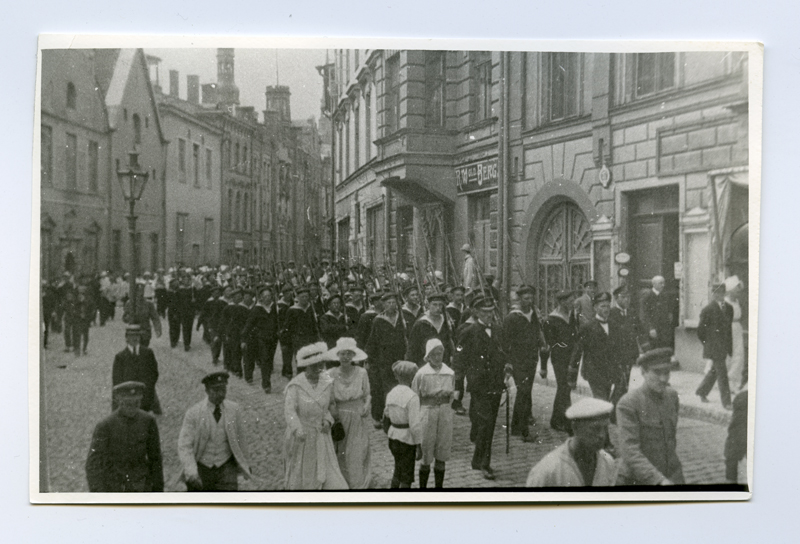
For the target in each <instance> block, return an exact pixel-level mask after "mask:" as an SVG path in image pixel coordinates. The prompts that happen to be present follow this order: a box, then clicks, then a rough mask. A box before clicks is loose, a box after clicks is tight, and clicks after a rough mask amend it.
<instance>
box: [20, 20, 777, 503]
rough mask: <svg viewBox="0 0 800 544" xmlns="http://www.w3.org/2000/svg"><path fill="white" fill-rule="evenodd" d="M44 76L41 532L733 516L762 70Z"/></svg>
mask: <svg viewBox="0 0 800 544" xmlns="http://www.w3.org/2000/svg"><path fill="white" fill-rule="evenodd" d="M223 46H224V47H223ZM402 46H406V47H408V48H406V49H403V48H401V47H402ZM37 61H38V64H37V67H38V70H37V82H36V83H37V84H36V111H35V120H34V129H33V130H34V146H33V147H34V168H33V180H32V184H33V195H34V203H33V207H34V210H33V222H34V224H33V229H32V232H33V235H32V239H33V242H32V249H31V252H32V254H33V262H35V263H36V265H35V267H34V269H33V270H32V271H31V278H32V280H31V286H30V289H31V308H30V311H31V312H32V314H33V315H38V316H39V319H38V321H39V327H38V329H36V330H32V331H31V335H33V336H34V337H35V336H36V335H38V350H37V351H35V352H34V351H32V352H31V353H30V354H29V362H28V364H29V367H30V375H31V378H30V379H31V393H30V398H31V409H30V418H31V429H32V430H31V451H30V456H31V463H30V470H31V475H30V480H31V489H30V499H31V501H32V502H34V503H58V504H61V503H101V504H104V503H105V504H119V503H167V504H171V503H244V502H246V503H255V504H258V503H308V502H312V503H366V502H374V503H434V502H441V501H448V502H452V503H459V502H469V503H492V502H514V503H534V502H541V501H549V502H554V501H555V502H574V501H582V502H600V501H612V500H613V501H617V502H620V501H622V502H627V501H637V502H640V501H666V500H669V501H678V500H690V501H707V500H716V501H719V500H747V499H749V498H750V497H751V494H752V486H753V451H754V416H755V405H756V404H755V396H754V384H755V377H756V368H757V364H756V332H757V324H758V323H757V316H758V260H759V237H758V232H759V220H760V194H761V102H762V100H761V93H762V72H763V48H762V46H761V45H760V44H757V43H755V42H713V41H709V42H696V41H695V42H681V41H673V42H655V41H653V42H648V41H616V42H570V41H563V42H536V41H515V42H509V41H506V42H504V41H492V40H482V41H481V40H471V41H465V40H461V41H456V40H424V41H423V40H398V39H393V40H387V39H359V40H345V39H338V40H337V39H324V40H323V39H310V38H309V39H291V40H288V39H286V40H279V39H269V40H268V39H256V38H252V39H244V38H239V39H234V38H223V37H220V38H213V37H204V38H202V39H196V40H193V41H191V42H190V41H189V40H188V39H186V38H167V37H162V38H158V37H154V36H148V37H144V36H142V37H139V38H136V37H131V36H129V37H125V38H123V37H109V36H105V37H101V36H67V35H55V34H53V35H42V36H40V38H39V50H38V59H37ZM37 163H38V168H37V167H36V165H37ZM751 221H752V222H753V223H754V228H753V230H752V231H751V230H750V223H751ZM37 223H38V225H39V228H38V229H37V228H36V224H37ZM37 255H38V259H37ZM751 390H752V391H753V393H752V394H749V392H750V391H751Z"/></svg>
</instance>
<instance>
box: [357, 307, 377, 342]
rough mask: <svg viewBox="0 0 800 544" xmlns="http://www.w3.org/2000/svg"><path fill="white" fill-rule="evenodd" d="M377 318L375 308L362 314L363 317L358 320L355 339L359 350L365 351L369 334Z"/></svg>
mask: <svg viewBox="0 0 800 544" xmlns="http://www.w3.org/2000/svg"><path fill="white" fill-rule="evenodd" d="M377 316H378V312H376V311H375V309H374V308H370V309H368V310H367V311H366V312H364V313H363V314H361V317H360V318H359V319H358V327H356V335H355V337H354V338H355V340H356V345H357V346H358V347H359V348H361V349H364V346H366V345H367V340H369V333H370V331H372V322H373V321H375V318H376V317H377Z"/></svg>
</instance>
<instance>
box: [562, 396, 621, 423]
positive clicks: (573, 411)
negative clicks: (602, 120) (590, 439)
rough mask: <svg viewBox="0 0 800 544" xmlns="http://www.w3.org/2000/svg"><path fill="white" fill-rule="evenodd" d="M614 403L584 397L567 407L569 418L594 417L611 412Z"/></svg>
mask: <svg viewBox="0 0 800 544" xmlns="http://www.w3.org/2000/svg"><path fill="white" fill-rule="evenodd" d="M613 409H614V405H613V404H611V403H610V402H607V401H604V400H600V399H595V398H591V397H587V398H583V399H581V400H579V401H578V402H576V403H575V404H573V405H572V406H570V407H569V408H567V412H566V416H567V419H571V420H573V421H574V420H576V419H594V418H598V417H605V416H608V415H609V414H611V411H612V410H613Z"/></svg>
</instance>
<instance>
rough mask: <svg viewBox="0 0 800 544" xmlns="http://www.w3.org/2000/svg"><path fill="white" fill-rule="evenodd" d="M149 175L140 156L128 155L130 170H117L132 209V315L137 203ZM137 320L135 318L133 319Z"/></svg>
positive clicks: (130, 224)
mask: <svg viewBox="0 0 800 544" xmlns="http://www.w3.org/2000/svg"><path fill="white" fill-rule="evenodd" d="M149 176H150V175H149V173H148V172H147V171H144V170H142V169H141V166H139V154H138V153H129V154H128V169H127V170H117V179H119V184H120V185H121V186H122V194H123V195H124V196H125V200H126V201H127V202H128V206H129V207H130V214H129V215H128V232H129V233H130V236H131V272H130V274H131V282H130V294H129V297H130V299H131V315H132V316H135V315H136V288H137V286H136V277H137V276H138V274H139V271H138V265H139V263H138V262H136V261H137V259H136V257H137V255H136V219H137V216H136V213H135V212H136V201H137V200H139V199H140V198H142V193H143V192H144V186H145V185H147V179H148V178H149ZM133 319H135V317H134V318H133Z"/></svg>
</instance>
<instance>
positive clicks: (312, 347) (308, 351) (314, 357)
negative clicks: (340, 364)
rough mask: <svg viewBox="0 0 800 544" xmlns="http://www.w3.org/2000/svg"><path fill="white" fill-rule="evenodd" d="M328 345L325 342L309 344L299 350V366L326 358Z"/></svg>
mask: <svg viewBox="0 0 800 544" xmlns="http://www.w3.org/2000/svg"><path fill="white" fill-rule="evenodd" d="M327 352H328V345H327V344H326V343H325V342H316V343H314V344H308V345H307V346H303V347H302V348H300V349H299V350H297V368H304V367H307V366H311V365H313V364H316V363H320V362H322V361H324V360H325V354H326V353H327Z"/></svg>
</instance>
